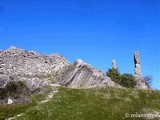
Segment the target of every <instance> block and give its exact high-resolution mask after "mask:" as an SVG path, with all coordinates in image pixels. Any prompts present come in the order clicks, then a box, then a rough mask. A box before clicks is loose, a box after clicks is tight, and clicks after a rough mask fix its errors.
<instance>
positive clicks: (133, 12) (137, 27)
mask: <svg viewBox="0 0 160 120" xmlns="http://www.w3.org/2000/svg"><path fill="white" fill-rule="evenodd" d="M159 40H160V1H159V0H0V49H1V50H5V49H8V48H9V47H10V46H16V47H17V48H22V49H25V50H29V51H31V50H33V51H37V52H40V53H43V54H52V53H58V54H60V55H63V56H65V57H66V58H67V59H68V60H69V61H70V62H74V61H75V60H76V59H79V58H80V59H83V60H84V61H85V62H87V63H89V64H90V65H92V66H94V67H97V68H98V69H100V70H102V71H103V72H106V71H107V70H108V69H109V68H111V67H112V64H111V61H112V59H115V60H116V62H117V66H118V69H119V71H120V73H121V74H123V73H131V74H133V75H134V60H133V53H134V52H135V51H139V54H140V60H141V67H142V74H143V76H146V75H149V76H152V78H153V82H152V87H153V88H156V89H160V52H159V51H160V42H159Z"/></svg>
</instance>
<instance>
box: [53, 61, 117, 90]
mask: <svg viewBox="0 0 160 120" xmlns="http://www.w3.org/2000/svg"><path fill="white" fill-rule="evenodd" d="M56 81H57V82H59V84H61V85H63V86H66V87H70V88H90V87H96V86H116V84H115V83H114V82H113V81H111V79H110V78H109V77H107V76H106V75H104V73H103V72H102V71H100V70H98V69H96V68H94V67H92V66H90V65H88V64H86V63H84V62H83V61H82V60H80V59H78V60H77V61H75V62H74V63H73V64H72V65H70V66H68V67H66V68H65V70H64V71H63V72H62V73H60V75H59V76H58V77H57V79H56ZM117 86H118V85H117Z"/></svg>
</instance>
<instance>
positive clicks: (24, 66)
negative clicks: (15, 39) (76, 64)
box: [0, 47, 70, 99]
mask: <svg viewBox="0 0 160 120" xmlns="http://www.w3.org/2000/svg"><path fill="white" fill-rule="evenodd" d="M68 65H70V63H69V62H68V61H67V60H66V59H65V58H64V57H62V56H60V55H58V54H52V55H42V54H39V53H37V52H33V51H30V52H27V51H25V50H22V49H18V48H16V47H11V48H9V49H7V50H1V51H0V88H5V86H6V85H7V83H9V82H11V81H22V82H23V83H25V84H26V86H27V88H28V89H29V90H30V92H32V93H35V92H39V91H42V90H44V88H46V87H47V86H49V85H50V83H49V81H48V77H49V76H52V75H53V74H55V73H58V72H60V71H61V70H62V69H63V67H65V66H68ZM10 99H13V98H10Z"/></svg>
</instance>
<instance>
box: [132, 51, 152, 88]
mask: <svg viewBox="0 0 160 120" xmlns="http://www.w3.org/2000/svg"><path fill="white" fill-rule="evenodd" d="M134 65H135V68H134V72H135V75H134V76H135V79H136V82H137V85H136V87H137V88H140V89H149V86H148V85H147V83H146V82H145V80H144V78H142V71H141V64H140V58H139V53H138V51H136V52H135V53H134Z"/></svg>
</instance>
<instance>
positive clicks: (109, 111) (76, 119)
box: [0, 87, 160, 120]
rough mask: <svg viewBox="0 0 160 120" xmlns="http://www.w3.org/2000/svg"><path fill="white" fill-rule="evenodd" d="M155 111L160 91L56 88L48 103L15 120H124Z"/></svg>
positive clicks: (109, 88)
mask: <svg viewBox="0 0 160 120" xmlns="http://www.w3.org/2000/svg"><path fill="white" fill-rule="evenodd" d="M0 110H2V109H0ZM155 111H157V112H160V91H149V90H133V89H116V88H111V87H106V88H96V89H90V90H82V89H67V88H59V92H58V93H56V94H55V95H54V97H53V98H52V99H51V101H49V102H47V103H43V104H39V105H35V106H33V107H32V108H31V109H28V110H26V111H25V115H23V116H21V117H19V118H17V120H122V119H127V120H128V119H131V118H125V113H136V112H137V113H154V112H155ZM134 119H136V120H137V118H134ZM140 120H142V118H140ZM154 120H155V119H154Z"/></svg>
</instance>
